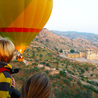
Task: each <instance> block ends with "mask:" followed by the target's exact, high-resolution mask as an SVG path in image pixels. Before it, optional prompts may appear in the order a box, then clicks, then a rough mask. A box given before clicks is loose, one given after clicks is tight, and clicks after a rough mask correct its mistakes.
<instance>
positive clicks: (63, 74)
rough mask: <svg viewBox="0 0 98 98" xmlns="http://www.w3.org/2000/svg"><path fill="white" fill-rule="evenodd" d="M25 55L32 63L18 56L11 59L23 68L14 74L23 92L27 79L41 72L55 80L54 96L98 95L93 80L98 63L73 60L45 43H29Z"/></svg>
mask: <svg viewBox="0 0 98 98" xmlns="http://www.w3.org/2000/svg"><path fill="white" fill-rule="evenodd" d="M15 55H16V54H15ZM23 56H24V59H25V60H27V62H29V63H28V65H26V64H25V63H23V62H18V61H16V60H12V61H11V63H10V64H11V65H13V67H14V68H19V69H20V72H19V73H17V74H15V75H13V77H14V78H15V80H16V89H17V90H19V91H20V92H21V87H22V85H23V83H24V81H25V80H26V79H28V78H29V77H30V76H31V75H32V74H34V73H36V72H40V73H43V74H45V75H46V76H47V77H48V78H49V79H50V81H51V87H52V92H51V98H98V90H97V86H98V83H96V82H92V80H93V79H97V78H98V73H97V72H98V66H95V65H91V64H87V63H78V62H71V61H69V60H67V59H64V58H61V57H60V56H59V55H58V54H56V53H54V52H52V51H50V50H49V49H48V48H44V47H35V46H28V47H27V48H26V50H25V52H24V54H23ZM39 65H43V66H42V67H39ZM52 68H53V69H54V68H55V70H52ZM58 71H59V73H58ZM87 73H89V75H88V74H87ZM83 81H84V82H83Z"/></svg>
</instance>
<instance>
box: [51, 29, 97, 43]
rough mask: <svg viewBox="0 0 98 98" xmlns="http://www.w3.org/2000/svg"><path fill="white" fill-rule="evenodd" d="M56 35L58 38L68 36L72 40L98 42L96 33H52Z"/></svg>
mask: <svg viewBox="0 0 98 98" xmlns="http://www.w3.org/2000/svg"><path fill="white" fill-rule="evenodd" d="M51 32H53V33H54V34H56V35H58V36H66V37H68V38H70V39H77V38H83V39H87V40H89V41H91V42H98V34H94V33H86V32H76V31H67V32H64V31H55V30H53V31H51Z"/></svg>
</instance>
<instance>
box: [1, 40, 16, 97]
mask: <svg viewBox="0 0 98 98" xmlns="http://www.w3.org/2000/svg"><path fill="white" fill-rule="evenodd" d="M14 50H15V46H14V44H13V43H12V42H11V41H9V40H6V39H0V98H11V94H12V92H13V89H14V87H15V80H14V78H13V77H11V73H15V72H14V71H13V69H12V66H11V65H9V64H8V63H9V62H10V61H11V59H12V57H13V53H14ZM15 71H16V72H17V70H15Z"/></svg>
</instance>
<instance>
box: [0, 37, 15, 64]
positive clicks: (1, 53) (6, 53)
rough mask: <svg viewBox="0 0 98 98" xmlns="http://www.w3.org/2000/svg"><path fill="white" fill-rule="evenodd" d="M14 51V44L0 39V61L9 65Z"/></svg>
mask: <svg viewBox="0 0 98 98" xmlns="http://www.w3.org/2000/svg"><path fill="white" fill-rule="evenodd" d="M14 50H15V46H14V44H13V43H12V42H11V41H9V40H7V39H4V38H3V39H0V61H4V62H6V63H9V62H10V60H11V59H12V57H13V53H14Z"/></svg>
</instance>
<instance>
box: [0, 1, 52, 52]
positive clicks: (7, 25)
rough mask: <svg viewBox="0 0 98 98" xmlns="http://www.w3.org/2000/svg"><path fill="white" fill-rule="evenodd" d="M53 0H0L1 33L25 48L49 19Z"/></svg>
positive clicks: (18, 48) (20, 48) (21, 49)
mask: <svg viewBox="0 0 98 98" xmlns="http://www.w3.org/2000/svg"><path fill="white" fill-rule="evenodd" d="M52 7H53V0H0V35H1V36H2V37H5V38H8V39H10V40H11V41H12V42H13V43H14V44H15V48H16V50H18V51H19V52H20V53H23V51H24V50H25V48H26V47H27V46H28V45H29V44H30V42H31V41H32V40H33V39H34V38H35V36H36V35H37V34H38V33H39V32H40V31H41V29H42V28H43V27H44V25H45V24H46V22H47V21H48V19H49V17H50V15H51V11H52Z"/></svg>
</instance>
